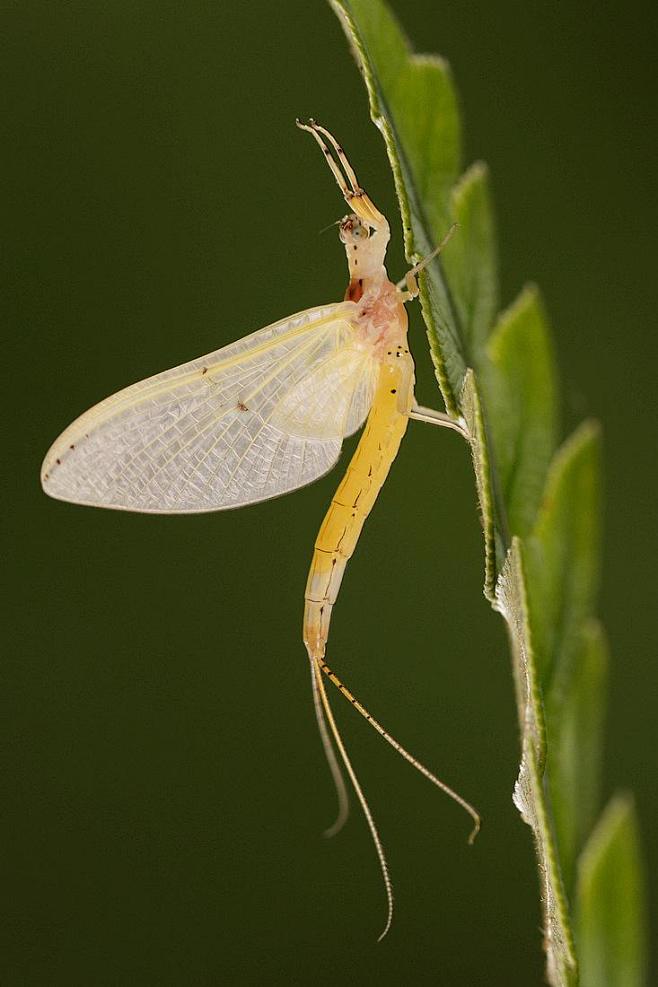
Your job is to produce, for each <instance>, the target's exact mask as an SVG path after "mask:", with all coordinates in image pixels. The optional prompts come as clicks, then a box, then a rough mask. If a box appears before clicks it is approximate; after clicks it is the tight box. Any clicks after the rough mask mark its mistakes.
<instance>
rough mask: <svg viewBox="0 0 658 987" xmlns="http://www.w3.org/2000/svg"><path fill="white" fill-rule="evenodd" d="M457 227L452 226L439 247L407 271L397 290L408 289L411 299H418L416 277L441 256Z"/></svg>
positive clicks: (454, 224) (455, 225)
mask: <svg viewBox="0 0 658 987" xmlns="http://www.w3.org/2000/svg"><path fill="white" fill-rule="evenodd" d="M457 226H458V224H457V223H453V224H452V226H451V227H450V229H449V230H448V232H447V233H446V235H445V236H444V238H443V240H441V243H440V244H439V245H438V247H435V248H434V250H432V251H431V253H429V254H428V255H427V257H423V259H422V260H420V261H418V263H417V264H414V266H413V267H412V268H411V270H410V271H407V273H406V274H405V276H404V277H403V278H402V280H401V281H398V283H397V285H396V288H399V289H402V288H405V287H406V289H407V291H408V293H409V298H416V296H417V295H418V284H417V282H416V275H417V274H420V272H421V271H424V270H425V268H426V267H427V265H428V264H429V263H431V261H433V260H434V258H435V257H438V256H439V254H440V253H441V251H442V250H443V248H444V247H445V245H446V244H447V243H448V241H449V240H451V239H452V237H453V235H454V233H455V230H456V229H457ZM409 298H406V299H405V301H408V300H409Z"/></svg>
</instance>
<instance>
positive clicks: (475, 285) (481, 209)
mask: <svg viewBox="0 0 658 987" xmlns="http://www.w3.org/2000/svg"><path fill="white" fill-rule="evenodd" d="M450 202H451V215H452V217H453V218H454V220H455V222H457V223H458V229H457V231H456V233H455V236H454V237H453V238H452V240H451V241H450V247H449V249H446V250H445V251H444V253H443V255H442V259H443V269H444V271H445V276H446V280H447V282H448V284H449V285H450V291H451V293H452V297H453V298H454V300H455V309H456V313H457V320H458V324H459V327H460V332H461V335H462V338H463V342H464V350H465V352H466V353H467V354H469V355H470V360H471V362H472V363H473V365H474V366H478V365H479V364H480V362H481V360H480V354H481V351H482V348H483V347H484V346H485V344H486V341H487V336H488V335H489V332H490V330H491V326H492V323H493V321H494V319H495V317H496V312H497V311H498V257H497V253H496V233H495V225H494V216H493V206H492V202H491V193H490V191H489V175H488V171H487V166H486V165H485V164H484V163H483V162H481V161H478V162H477V163H476V164H474V165H472V166H471V167H470V168H469V169H468V171H467V172H466V173H465V174H464V175H463V176H462V177H461V179H460V180H459V181H458V182H457V184H456V185H455V187H454V189H453V190H452V194H451V197H450ZM435 235H436V228H435Z"/></svg>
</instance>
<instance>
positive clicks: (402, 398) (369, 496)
mask: <svg viewBox="0 0 658 987" xmlns="http://www.w3.org/2000/svg"><path fill="white" fill-rule="evenodd" d="M405 357H406V358H405ZM405 357H403V358H402V359H399V360H397V361H396V362H395V363H394V364H390V363H386V364H384V365H382V369H381V371H380V375H379V381H378V384H377V389H376V392H375V398H374V401H373V405H372V408H371V410H370V414H369V415H368V420H367V422H366V425H365V428H364V431H363V435H362V436H361V440H360V442H359V444H358V446H357V448H356V451H355V453H354V455H353V457H352V460H351V462H350V464H349V466H348V468H347V472H346V473H345V476H344V478H343V480H342V482H341V484H340V486H339V487H338V489H337V491H336V493H335V494H334V497H333V499H332V501H331V504H330V506H329V510H328V511H327V514H326V516H325V518H324V521H323V522H322V526H321V528H320V531H319V532H318V536H317V538H316V541H315V550H314V552H313V560H312V562H311V568H310V571H309V574H308V581H307V583H306V592H305V594H304V596H305V601H306V605H305V609H304V643H305V645H306V648H307V650H308V653H309V656H310V657H311V658H322V657H323V656H324V654H325V649H326V644H327V638H328V635H329V622H330V620H331V611H332V608H333V605H334V603H335V602H336V598H337V596H338V590H339V589H340V584H341V581H342V578H343V573H344V572H345V566H346V565H347V562H348V559H350V558H351V556H352V554H353V552H354V549H355V548H356V543H357V541H358V539H359V535H360V534H361V529H362V527H363V525H364V523H365V520H366V518H367V517H368V515H369V513H370V511H371V510H372V507H373V505H374V503H375V501H376V499H377V495H378V494H379V491H380V490H381V487H382V484H383V483H384V480H385V479H386V477H387V475H388V471H389V469H390V468H391V464H392V462H393V460H394V459H395V457H396V455H397V452H398V449H399V447H400V442H401V441H402V437H403V435H404V433H405V431H406V429H407V424H408V421H409V419H408V415H407V413H408V411H409V409H410V406H411V400H412V394H413V363H412V362H411V358H410V357H407V356H406V354H405Z"/></svg>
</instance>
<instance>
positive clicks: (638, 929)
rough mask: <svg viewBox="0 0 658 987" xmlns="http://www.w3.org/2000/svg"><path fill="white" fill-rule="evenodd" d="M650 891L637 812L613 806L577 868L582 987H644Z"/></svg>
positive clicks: (619, 801)
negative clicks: (646, 881) (647, 902)
mask: <svg viewBox="0 0 658 987" xmlns="http://www.w3.org/2000/svg"><path fill="white" fill-rule="evenodd" d="M644 913H645V888H644V880H643V868H642V857H641V852H640V839H639V834H638V827H637V820H636V817H635V809H634V806H633V801H632V799H631V798H629V797H628V796H625V795H618V796H616V797H615V798H614V799H612V801H611V802H610V803H609V804H608V806H607V808H606V809H605V812H604V813H603V815H602V816H601V818H600V820H599V822H598V824H597V826H596V829H595V830H594V832H593V833H592V835H591V837H590V839H589V842H588V844H587V846H586V848H585V850H584V852H583V854H582V857H581V859H580V863H579V867H578V889H577V909H576V929H577V937H578V952H579V955H580V967H581V979H580V984H581V987H643V984H645V983H646V976H647V937H646V928H645V919H644Z"/></svg>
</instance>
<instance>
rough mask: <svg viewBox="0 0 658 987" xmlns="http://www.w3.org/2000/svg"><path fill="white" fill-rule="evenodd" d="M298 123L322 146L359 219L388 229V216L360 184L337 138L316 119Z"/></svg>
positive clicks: (379, 227)
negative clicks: (332, 151) (329, 146)
mask: <svg viewBox="0 0 658 987" xmlns="http://www.w3.org/2000/svg"><path fill="white" fill-rule="evenodd" d="M296 123H297V126H298V127H299V129H300V130H306V131H308V133H309V134H312V135H313V137H314V138H315V140H316V141H317V143H318V144H319V146H320V147H321V149H322V153H323V154H324V156H325V159H326V162H327V164H328V165H329V167H330V168H331V171H332V173H333V176H334V178H335V179H336V183H337V185H338V188H339V189H340V190H341V192H342V193H343V198H344V199H345V201H346V202H347V204H348V205H349V206H350V207H351V208H352V209H353V210H354V212H355V213H356V215H357V216H358V217H359V219H360V220H362V221H363V222H364V223H366V224H367V225H368V226H371V227H372V228H373V229H375V230H388V229H389V225H388V221H387V219H386V217H385V216H384V215H383V214H382V213H381V212H380V211H379V209H377V207H376V206H375V205H374V203H373V202H372V201H371V199H370V198H369V197H368V196H367V195H366V193H365V192H364V191H363V189H362V188H361V186H360V185H359V182H358V179H357V177H356V172H355V171H354V169H353V168H352V166H351V164H350V163H349V161H348V158H347V155H346V154H345V151H344V150H343V148H342V147H341V146H340V144H339V143H338V141H337V140H336V138H335V137H334V136H333V135H332V134H331V133H330V132H329V131H328V130H327V129H326V128H325V127H321V126H320V124H318V123H316V122H315V120H312V119H311V120H309V122H308V123H302V122H301V120H297V121H296ZM323 134H324V136H325V137H326V138H327V139H328V140H329V141H330V143H331V145H332V147H333V148H334V150H335V152H336V155H337V157H338V160H339V161H340V163H341V164H342V166H343V168H344V170H345V175H347V179H348V180H349V186H348V183H347V181H346V180H345V175H343V172H342V171H341V170H340V168H339V167H338V165H337V164H336V161H335V160H334V158H333V156H332V154H331V151H330V150H329V148H328V146H327V144H326V142H325V140H324V139H323V137H322V135H323Z"/></svg>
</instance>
